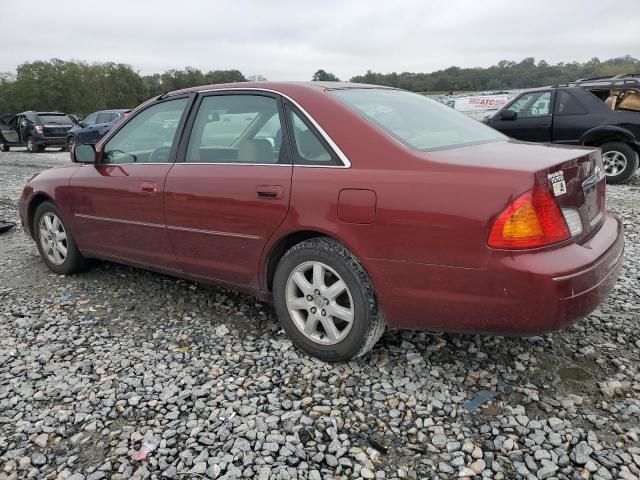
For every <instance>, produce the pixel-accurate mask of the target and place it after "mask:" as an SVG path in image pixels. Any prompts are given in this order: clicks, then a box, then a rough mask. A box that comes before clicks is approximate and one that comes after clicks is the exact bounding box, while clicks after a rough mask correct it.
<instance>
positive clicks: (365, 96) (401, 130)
mask: <svg viewBox="0 0 640 480" xmlns="http://www.w3.org/2000/svg"><path fill="white" fill-rule="evenodd" d="M330 93H331V94H332V95H334V96H335V97H336V98H338V99H339V100H341V101H342V102H344V103H345V104H347V105H348V106H349V107H351V108H352V109H354V110H355V111H356V112H357V113H359V114H360V115H362V116H363V117H364V118H366V119H367V120H369V121H370V122H371V123H373V124H374V125H376V126H377V127H379V128H380V129H382V130H384V131H385V132H387V133H389V134H390V135H391V136H393V137H394V138H395V139H396V140H398V141H399V142H401V143H403V144H404V145H406V146H408V147H411V148H415V149H419V150H441V149H445V148H454V147H462V146H467V145H475V144H479V143H487V142H495V141H499V140H504V139H506V137H505V136H504V135H502V134H501V133H499V132H497V131H496V130H494V129H492V128H490V127H488V126H486V125H484V124H483V123H480V122H478V121H476V120H473V119H472V118H470V117H468V116H466V115H465V114H464V113H460V112H457V111H455V110H454V109H452V108H450V107H447V106H446V105H443V104H441V103H439V102H436V101H435V100H431V99H428V98H426V97H424V96H423V95H419V94H416V93H410V92H406V91H403V90H391V89H377V88H347V89H341V90H331V91H330Z"/></svg>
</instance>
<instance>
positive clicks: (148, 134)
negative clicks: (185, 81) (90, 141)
mask: <svg viewBox="0 0 640 480" xmlns="http://www.w3.org/2000/svg"><path fill="white" fill-rule="evenodd" d="M188 102H189V99H188V98H184V97H183V98H178V99H175V100H168V101H164V102H161V103H156V104H155V105H152V106H150V107H148V108H146V109H144V110H143V111H142V112H140V113H139V114H138V115H136V116H135V117H134V118H132V119H131V121H130V122H129V123H127V124H126V125H125V126H124V127H122V129H120V130H119V131H118V132H117V133H116V134H115V135H114V136H113V137H112V138H111V139H110V140H109V141H108V142H107V144H106V145H105V147H104V154H103V163H166V162H169V160H170V157H171V148H172V146H173V143H174V140H175V136H176V131H177V130H178V125H179V124H180V119H181V118H182V115H183V114H184V111H185V108H186V106H187V104H188Z"/></svg>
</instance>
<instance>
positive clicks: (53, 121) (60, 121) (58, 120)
mask: <svg viewBox="0 0 640 480" xmlns="http://www.w3.org/2000/svg"><path fill="white" fill-rule="evenodd" d="M38 118H39V119H40V121H41V122H42V123H43V124H44V125H73V120H71V117H69V116H68V115H64V114H62V115H61V114H59V113H58V114H56V113H39V114H38Z"/></svg>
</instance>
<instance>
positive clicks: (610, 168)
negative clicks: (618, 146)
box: [602, 150, 627, 176]
mask: <svg viewBox="0 0 640 480" xmlns="http://www.w3.org/2000/svg"><path fill="white" fill-rule="evenodd" d="M602 163H603V165H604V172H605V174H606V175H607V176H616V175H619V174H620V173H622V172H623V171H624V169H625V168H627V157H626V156H625V155H624V153H622V152H619V151H617V150H609V151H608V152H606V153H604V154H602Z"/></svg>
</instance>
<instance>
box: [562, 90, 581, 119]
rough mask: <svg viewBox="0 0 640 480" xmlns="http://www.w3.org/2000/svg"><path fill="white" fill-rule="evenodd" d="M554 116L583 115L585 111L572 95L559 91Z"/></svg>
mask: <svg viewBox="0 0 640 480" xmlns="http://www.w3.org/2000/svg"><path fill="white" fill-rule="evenodd" d="M555 113H556V115H583V114H585V113H587V109H586V108H585V107H584V106H583V105H582V103H580V100H578V99H577V98H576V97H575V96H574V95H573V94H572V93H570V92H567V91H565V90H561V91H560V92H559V93H558V98H557V100H556V108H555Z"/></svg>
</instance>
